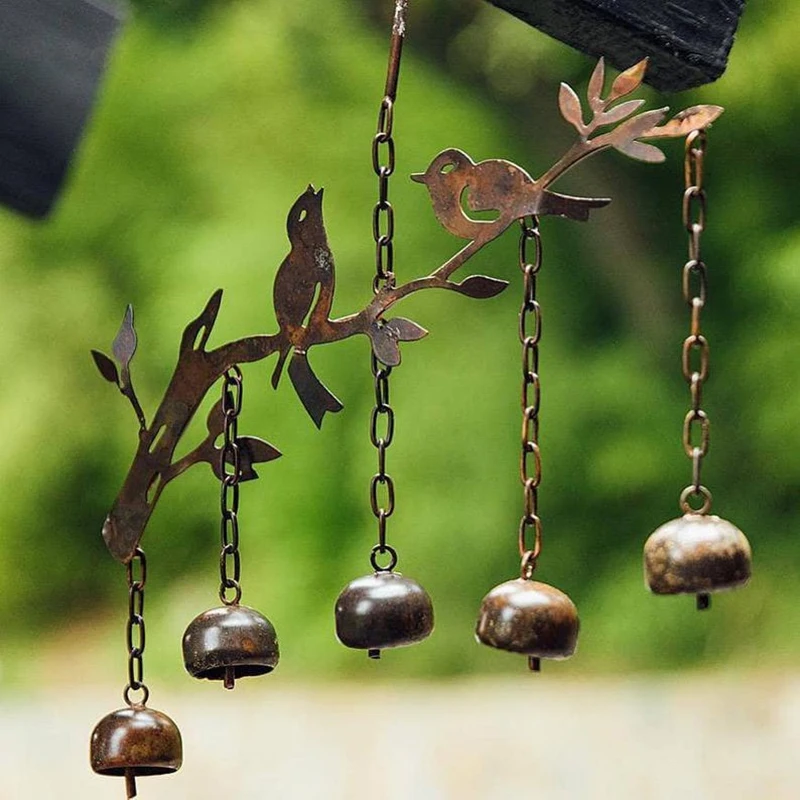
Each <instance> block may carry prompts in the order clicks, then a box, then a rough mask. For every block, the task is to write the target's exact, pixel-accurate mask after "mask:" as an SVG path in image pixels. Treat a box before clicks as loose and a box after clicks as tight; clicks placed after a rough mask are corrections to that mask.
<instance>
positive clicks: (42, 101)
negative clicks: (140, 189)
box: [0, 0, 120, 217]
mask: <svg viewBox="0 0 800 800" xmlns="http://www.w3.org/2000/svg"><path fill="white" fill-rule="evenodd" d="M119 24H120V15H119V13H116V12H114V11H113V10H111V9H109V8H108V7H105V6H101V5H100V4H98V3H96V2H91V0H2V2H0V202H3V203H5V204H7V205H9V206H11V207H12V208H15V209H17V210H18V211H22V212H23V213H25V214H28V215H30V216H34V217H43V216H45V215H46V214H47V213H48V212H49V211H50V209H51V207H52V205H53V202H54V201H55V198H56V196H57V194H58V191H59V189H60V187H61V185H62V183H63V180H64V176H65V174H66V171H67V167H68V165H69V161H70V158H71V156H72V154H73V152H74V150H75V148H76V146H77V144H78V141H79V139H80V135H81V132H82V130H83V127H84V125H85V123H86V120H87V117H88V116H89V112H90V110H91V107H92V103H93V100H94V96H95V91H96V89H97V85H98V82H99V80H100V77H101V75H102V73H103V68H104V65H105V61H106V55H107V53H108V49H109V46H110V44H111V42H112V40H113V37H114V34H115V33H116V31H117V29H118V27H119Z"/></svg>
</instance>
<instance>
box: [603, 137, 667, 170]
mask: <svg viewBox="0 0 800 800" xmlns="http://www.w3.org/2000/svg"><path fill="white" fill-rule="evenodd" d="M615 147H616V149H617V150H619V152H620V153H624V154H625V155H626V156H629V157H630V158H635V159H636V160H637V161H647V162H648V163H650V164H660V163H661V162H662V161H664V160H665V159H666V156H665V155H664V153H662V152H661V150H659V149H658V148H657V147H655V146H654V145H652V144H645V143H644V142H637V141H633V142H624V143H623V144H620V145H615Z"/></svg>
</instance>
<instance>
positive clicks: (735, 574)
mask: <svg viewBox="0 0 800 800" xmlns="http://www.w3.org/2000/svg"><path fill="white" fill-rule="evenodd" d="M644 563H645V572H646V575H647V585H648V587H649V589H650V591H651V592H653V593H654V594H695V595H697V596H698V597H699V598H700V605H701V606H703V605H705V606H706V607H708V606H707V604H708V602H709V599H710V598H709V593H710V592H719V591H723V590H725V589H735V588H736V587H737V586H742V585H743V584H745V583H747V581H748V580H749V579H750V545H749V543H748V541H747V538H746V537H745V535H744V534H743V533H742V532H741V531H740V530H739V529H738V528H737V527H736V526H735V525H732V524H731V523H730V522H727V521H726V520H724V519H720V518H719V517H718V516H716V515H715V514H684V515H683V516H682V517H679V518H678V519H673V520H671V521H670V522H667V523H665V524H664V525H662V526H661V527H660V528H658V529H657V530H656V531H655V533H653V534H652V535H651V536H650V538H649V539H648V540H647V544H646V545H645V550H644Z"/></svg>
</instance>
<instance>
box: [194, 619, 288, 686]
mask: <svg viewBox="0 0 800 800" xmlns="http://www.w3.org/2000/svg"><path fill="white" fill-rule="evenodd" d="M279 657H280V653H279V652H278V635H277V634H276V633H275V628H274V627H273V626H272V623H271V622H270V621H269V620H268V619H267V618H266V617H265V616H264V615H263V614H260V613H259V612H258V611H256V610H255V609H253V608H249V607H248V606H240V605H230V606H222V607H220V608H212V609H210V610H209V611H205V612H204V613H202V614H200V616H198V617H195V618H194V619H193V620H192V621H191V623H189V627H188V628H187V629H186V633H184V634H183V663H184V664H185V666H186V669H187V671H188V672H189V674H190V675H192V676H194V677H195V678H208V679H209V680H212V681H219V680H221V681H224V682H225V688H226V689H233V687H234V684H235V681H236V678H243V677H246V676H249V675H264V674H266V673H267V672H272V670H273V669H275V667H277V666H278V659H279Z"/></svg>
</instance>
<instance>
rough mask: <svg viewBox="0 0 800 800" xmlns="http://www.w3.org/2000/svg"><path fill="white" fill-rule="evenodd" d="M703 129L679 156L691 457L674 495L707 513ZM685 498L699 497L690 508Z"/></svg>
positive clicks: (687, 510) (686, 435)
mask: <svg viewBox="0 0 800 800" xmlns="http://www.w3.org/2000/svg"><path fill="white" fill-rule="evenodd" d="M706 143H707V135H706V132H705V131H704V130H703V131H693V132H692V133H690V134H689V135H688V136H687V137H686V151H685V158H684V166H683V172H684V183H685V187H684V192H683V202H682V209H681V210H682V218H683V226H684V228H685V229H686V232H687V234H688V255H689V258H688V260H687V261H686V263H685V264H684V266H683V273H682V290H683V299H684V301H685V302H686V304H687V306H688V307H689V310H690V323H689V335H688V336H687V337H686V339H685V340H684V342H683V348H682V352H681V366H682V371H683V377H684V379H685V380H686V382H687V383H688V384H689V391H690V397H691V408H690V409H689V411H688V412H687V414H686V416H685V417H684V420H683V450H684V452H685V453H686V455H687V457H688V458H689V459H691V462H692V482H691V484H690V485H689V486H687V487H686V488H685V489H684V490H683V491H682V492H681V496H680V507H681V510H682V511H683V513H684V514H707V513H708V512H709V511H710V510H711V502H712V498H711V492H710V491H709V490H708V489H707V488H706V487H705V486H703V484H702V480H701V474H702V467H703V459H704V458H705V457H706V455H707V454H708V449H709V444H710V432H711V422H710V420H709V418H708V415H707V414H706V412H705V411H704V410H703V408H702V400H703V386H704V384H705V382H706V381H707V380H708V372H709V347H708V340H707V339H706V337H705V336H703V333H702V327H701V322H702V319H701V318H702V312H703V309H704V308H705V305H706V301H707V299H708V270H707V268H706V264H705V262H704V261H703V259H702V255H701V247H700V245H701V238H702V235H703V231H705V228H706V220H707V216H708V200H707V196H706V191H705V189H704V187H703V179H704V171H705V169H704V168H705V155H706ZM690 498H699V499H700V500H701V504H700V506H699V508H696V509H695V508H693V507H692V505H691V504H690V503H689V500H690Z"/></svg>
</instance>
